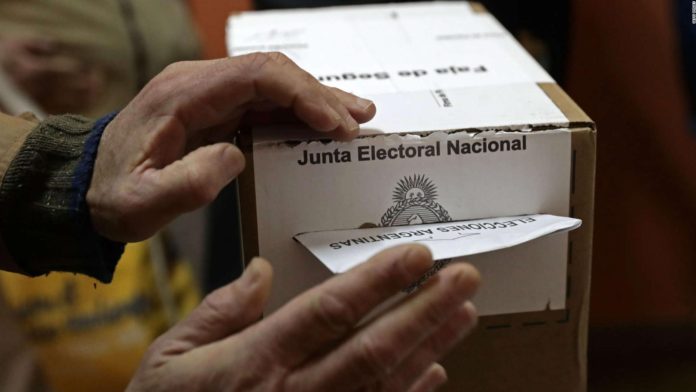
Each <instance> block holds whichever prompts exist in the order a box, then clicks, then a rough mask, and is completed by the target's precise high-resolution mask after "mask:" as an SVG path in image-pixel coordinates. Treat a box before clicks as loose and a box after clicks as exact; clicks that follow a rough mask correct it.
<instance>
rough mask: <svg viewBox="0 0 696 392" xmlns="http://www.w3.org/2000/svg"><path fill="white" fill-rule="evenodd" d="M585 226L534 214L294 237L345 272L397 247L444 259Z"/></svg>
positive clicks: (570, 220) (558, 218)
mask: <svg viewBox="0 0 696 392" xmlns="http://www.w3.org/2000/svg"><path fill="white" fill-rule="evenodd" d="M581 223H582V221H580V220H579V219H575V218H567V217H561V216H555V215H545V214H535V215H521V216H508V217H499V218H489V219H476V220H466V221H458V222H444V223H435V224H426V225H414V226H387V227H373V228H365V229H354V230H331V231H318V232H310V233H301V234H298V235H296V236H295V237H294V238H295V240H297V241H298V242H299V243H301V244H302V245H304V246H305V247H306V248H307V249H308V250H309V251H310V252H312V254H314V256H316V257H317V259H319V260H320V261H321V262H322V263H323V264H324V265H326V267H327V268H329V270H331V271H332V272H334V273H341V272H345V271H347V270H348V269H350V268H353V267H355V266H356V265H358V264H361V263H363V262H365V261H366V260H368V259H369V258H370V257H371V256H373V255H374V254H375V253H377V252H379V251H381V250H383V249H386V248H388V247H391V246H394V245H399V244H406V243H419V244H423V245H425V246H427V247H428V248H430V250H431V252H432V253H433V258H434V259H435V260H443V259H450V258H454V257H461V256H470V255H475V254H479V253H486V252H492V251H495V250H500V249H505V248H509V247H512V246H515V245H520V244H523V243H525V242H529V241H532V240H534V239H537V238H540V237H543V236H546V235H549V234H552V233H557V232H562V231H569V230H573V229H576V228H578V227H580V224H581Z"/></svg>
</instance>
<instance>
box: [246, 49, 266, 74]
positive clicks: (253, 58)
mask: <svg viewBox="0 0 696 392" xmlns="http://www.w3.org/2000/svg"><path fill="white" fill-rule="evenodd" d="M239 60H240V63H241V64H242V66H243V67H244V68H246V71H248V72H258V71H259V70H261V69H264V68H265V67H267V66H268V63H269V62H271V61H273V58H272V57H271V56H270V55H269V54H268V53H267V52H254V53H249V54H245V55H243V56H241V57H240V58H239Z"/></svg>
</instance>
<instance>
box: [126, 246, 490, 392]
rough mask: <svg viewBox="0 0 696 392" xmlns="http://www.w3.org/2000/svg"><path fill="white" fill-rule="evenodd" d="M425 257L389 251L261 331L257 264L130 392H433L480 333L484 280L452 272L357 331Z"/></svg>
mask: <svg viewBox="0 0 696 392" xmlns="http://www.w3.org/2000/svg"><path fill="white" fill-rule="evenodd" d="M431 265H432V258H431V255H430V253H429V252H428V250H427V248H425V247H423V246H419V245H406V246H400V247H395V248H392V249H388V250H386V251H383V252H381V253H379V254H378V255H376V256H374V257H373V258H372V259H371V260H370V261H368V262H367V263H365V264H362V265H360V266H358V267H356V268H355V269H353V270H351V271H348V272H346V273H345V274H342V275H339V276H336V277H334V278H332V279H330V280H328V281H326V282H324V283H323V284H321V285H319V286H317V287H315V288H313V289H311V290H309V291H307V292H305V293H304V294H301V295H300V296H298V297H296V298H295V299H294V300H292V301H291V302H290V303H288V304H287V305H285V306H284V307H283V308H281V309H279V310H278V311H276V312H275V313H273V314H271V315H270V316H269V317H267V318H265V319H262V320H260V321H258V320H259V318H260V317H261V314H262V311H263V307H264V303H265V302H266V299H267V298H268V294H269V291H270V289H271V267H270V265H269V264H268V262H267V261H265V260H263V259H258V258H257V259H255V260H254V261H253V262H252V263H251V264H250V266H249V267H248V268H247V270H246V272H245V273H244V275H243V276H242V277H241V278H240V279H239V280H237V281H235V282H233V283H231V284H230V285H228V286H225V287H223V288H221V289H219V290H217V291H215V292H213V293H212V294H210V295H209V296H208V297H207V298H206V299H205V301H204V302H203V303H202V304H201V305H200V306H199V307H198V308H196V309H195V310H194V311H193V313H192V314H191V315H190V316H189V318H188V319H186V320H184V321H182V322H181V323H179V324H178V325H176V326H175V327H174V328H172V329H171V330H170V331H169V332H167V333H166V334H164V335H162V336H161V337H160V338H159V339H157V340H156V341H155V343H154V344H153V345H152V346H151V347H150V349H149V351H148V353H147V354H146V355H145V358H144V359H143V361H142V363H141V365H140V368H139V369H138V371H137V373H136V375H135V376H134V378H133V379H132V381H131V384H130V385H129V387H128V390H129V391H171V390H183V391H203V390H211V391H213V390H215V391H218V390H219V391H223V390H224V391H332V392H340V391H363V390H375V391H377V390H378V391H410V392H419V391H431V390H433V389H435V388H436V387H438V386H439V385H441V384H442V383H443V382H445V381H446V373H445V372H444V369H443V368H442V367H441V366H440V365H438V364H437V363H436V362H435V361H437V359H438V358H440V357H441V356H442V355H443V354H445V353H446V352H448V351H449V350H450V349H451V348H452V347H453V346H454V345H455V344H456V343H457V342H458V341H459V340H460V339H461V338H462V337H464V335H466V334H467V333H468V332H470V331H471V330H472V328H473V327H474V326H475V324H476V311H475V309H474V307H473V305H472V304H471V303H470V302H469V301H468V300H469V299H470V298H471V296H472V295H473V294H474V292H475V290H476V288H477V286H478V282H479V275H478V272H477V271H476V270H475V269H474V268H473V267H471V266H470V265H468V264H464V263H455V264H452V265H450V266H448V267H447V268H445V269H443V270H442V271H440V272H439V273H438V274H436V275H435V276H434V277H433V278H431V279H430V281H429V282H428V283H427V284H426V285H425V286H424V287H422V288H421V289H419V290H418V291H416V292H415V293H414V294H411V295H409V296H408V297H407V298H406V299H405V300H403V301H401V302H399V303H398V304H397V305H395V306H393V307H391V308H389V309H388V310H387V311H386V312H384V313H381V314H380V315H379V316H378V317H376V318H373V319H372V320H370V321H369V322H366V323H364V325H359V322H360V320H361V319H363V318H364V317H365V316H366V315H367V314H368V313H369V312H370V311H372V310H373V309H375V308H376V307H378V306H379V305H380V304H382V303H383V302H384V301H386V300H387V299H388V298H390V297H391V296H392V295H394V294H396V293H397V292H399V290H400V289H402V288H404V287H405V286H407V285H408V284H409V283H411V282H413V281H415V280H416V279H417V278H418V277H420V276H421V275H423V273H424V272H425V271H427V270H428V268H429V267H430V266H431Z"/></svg>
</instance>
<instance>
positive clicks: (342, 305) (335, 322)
mask: <svg viewBox="0 0 696 392" xmlns="http://www.w3.org/2000/svg"><path fill="white" fill-rule="evenodd" d="M314 303H315V309H314V313H315V316H316V318H317V320H318V322H319V323H321V324H322V325H323V326H324V327H325V328H326V329H328V330H329V331H331V332H333V333H335V334H341V335H342V334H346V333H348V332H349V331H350V330H351V329H352V328H353V326H354V325H355V324H356V323H357V322H358V320H357V318H358V312H357V311H356V309H355V308H354V306H353V305H352V304H351V303H350V301H348V300H346V299H344V298H341V297H339V296H338V295H335V294H331V293H327V294H322V295H320V296H318V297H317V300H316V301H315V302H314Z"/></svg>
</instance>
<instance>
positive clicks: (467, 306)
mask: <svg viewBox="0 0 696 392" xmlns="http://www.w3.org/2000/svg"><path fill="white" fill-rule="evenodd" d="M460 311H461V312H462V313H464V314H466V318H467V319H468V320H470V321H471V324H470V325H469V326H468V328H464V330H463V331H462V332H461V333H462V334H464V333H466V332H467V331H470V330H472V329H474V328H475V327H476V325H478V311H477V310H476V306H475V305H474V304H473V303H472V302H471V301H466V302H464V303H463V304H462V305H461V307H460Z"/></svg>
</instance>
